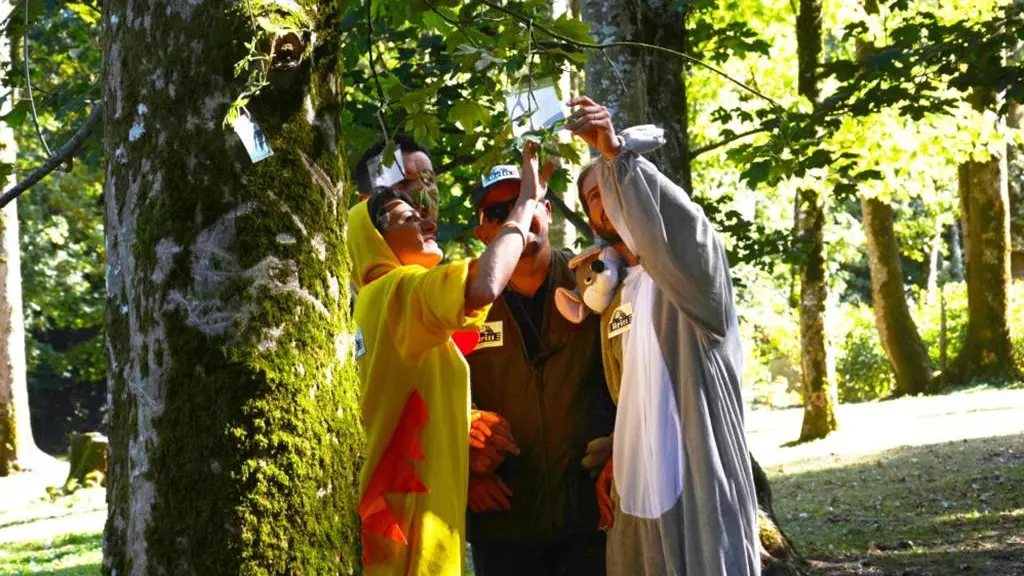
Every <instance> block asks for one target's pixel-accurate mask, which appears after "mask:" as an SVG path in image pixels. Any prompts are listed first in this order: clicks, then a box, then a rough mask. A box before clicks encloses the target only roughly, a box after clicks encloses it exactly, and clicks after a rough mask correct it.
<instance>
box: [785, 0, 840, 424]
mask: <svg viewBox="0 0 1024 576" xmlns="http://www.w3.org/2000/svg"><path fill="white" fill-rule="evenodd" d="M796 37H797V61H798V66H799V68H798V82H797V83H798V88H799V92H800V95H801V96H803V97H805V98H807V99H808V100H810V101H811V102H813V103H815V104H817V102H818V97H819V89H818V65H819V62H820V60H821V51H822V37H821V0H800V12H799V13H798V14H797V18H796ZM824 204H825V202H824V198H823V197H822V194H821V192H820V191H818V190H816V189H814V188H813V187H808V188H805V189H802V190H799V191H798V192H797V206H796V210H797V222H796V230H795V232H796V233H795V237H796V241H797V243H798V245H799V248H800V253H801V258H800V265H799V269H800V366H801V368H802V370H801V379H802V383H803V386H802V387H803V400H804V419H803V424H802V425H801V428H800V441H807V440H815V439H818V438H824V437H825V436H827V435H828V434H829V433H830V432H832V431H833V430H835V429H836V427H837V423H836V414H835V405H836V404H837V403H838V394H837V392H836V384H835V376H834V374H833V362H832V359H831V357H830V354H831V349H830V347H829V341H828V331H827V330H826V323H825V314H826V309H827V306H828V279H827V268H826V262H825V238H824V236H825V205H824Z"/></svg>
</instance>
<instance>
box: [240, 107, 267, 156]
mask: <svg viewBox="0 0 1024 576" xmlns="http://www.w3.org/2000/svg"><path fill="white" fill-rule="evenodd" d="M231 127H232V128H233V129H234V131H235V133H236V134H238V137H239V138H241V140H242V146H245V151H246V152H247V153H248V154H249V159H250V160H252V161H253V163H256V162H259V161H260V160H263V159H265V158H269V157H270V156H273V155H274V151H273V150H271V149H270V142H267V137H266V136H265V135H264V134H263V130H260V127H259V125H258V124H256V121H255V120H253V119H252V116H250V115H249V112H248V111H247V110H245V109H244V108H243V109H242V110H240V111H239V113H238V117H237V118H235V120H234V121H233V122H232V123H231Z"/></svg>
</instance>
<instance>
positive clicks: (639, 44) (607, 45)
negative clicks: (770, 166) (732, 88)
mask: <svg viewBox="0 0 1024 576" xmlns="http://www.w3.org/2000/svg"><path fill="white" fill-rule="evenodd" d="M476 1H477V2H479V3H481V4H484V5H485V6H490V7H491V8H493V9H495V10H497V11H499V12H502V13H504V14H507V15H508V16H511V17H512V18H515V19H516V20H519V21H520V22H522V23H523V24H531V23H532V26H533V27H535V28H536V29H538V30H540V31H541V32H543V33H545V34H547V35H548V36H551V37H552V38H557V39H558V40H561V41H562V42H566V43H568V44H571V45H573V46H577V47H579V48H587V49H590V50H602V51H603V50H605V49H606V48H644V49H646V50H654V51H656V52H665V53H667V54H671V55H673V56H677V57H679V58H682V59H683V60H687V61H689V62H692V63H694V64H697V65H698V66H702V67H704V68H707V69H708V70H710V71H712V72H714V73H715V74H718V75H719V76H721V77H723V78H725V79H726V80H728V81H730V82H732V83H733V84H735V85H737V86H739V87H740V88H743V89H744V90H746V91H747V92H750V93H751V94H753V95H755V96H757V97H759V98H762V99H764V100H765V101H767V102H769V103H771V105H772V106H775V107H776V108H781V107H782V106H781V105H780V104H779V103H778V102H776V101H775V100H772V99H771V98H769V97H767V96H765V95H764V94H762V93H760V92H759V91H757V90H755V89H753V88H751V87H750V86H747V85H746V84H744V83H743V82H740V81H739V80H737V79H735V78H733V77H732V76H730V75H728V74H726V73H725V72H723V71H722V70H719V69H718V68H716V67H714V66H712V65H711V64H708V63H707V62H704V61H703V60H701V59H699V58H694V57H693V56H690V55H689V54H686V53H684V52H679V51H678V50H673V49H671V48H666V47H665V46H658V45H656V44H646V43H644V42H605V43H603V44H597V43H595V42H581V41H579V40H574V39H572V38H570V37H568V36H564V35H562V34H559V33H558V32H555V31H554V30H552V29H550V28H548V27H546V26H543V25H541V24H537V23H536V22H533V20H532V19H531V18H530V17H529V16H526V15H525V14H520V13H519V12H516V11H515V10H511V9H509V8H506V7H504V6H502V5H500V4H498V3H496V2H493V1H492V0H476Z"/></svg>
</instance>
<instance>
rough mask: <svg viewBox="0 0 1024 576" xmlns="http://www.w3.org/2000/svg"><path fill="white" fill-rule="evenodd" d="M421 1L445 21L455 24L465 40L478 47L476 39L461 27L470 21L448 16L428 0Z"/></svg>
mask: <svg viewBox="0 0 1024 576" xmlns="http://www.w3.org/2000/svg"><path fill="white" fill-rule="evenodd" d="M423 2H424V3H425V4H426V5H427V6H428V7H429V8H430V11H431V12H433V13H434V14H437V15H438V16H440V17H441V18H442V19H443V20H444V21H445V22H447V23H449V24H451V25H452V26H455V28H457V29H458V30H459V32H462V35H463V36H465V37H466V40H469V43H470V44H472V45H473V46H475V47H477V48H479V47H480V44H477V41H476V40H474V39H473V37H472V36H470V35H469V33H468V32H466V30H465V29H464V28H463V27H462V25H463V24H472V22H462V21H461V20H456V19H454V18H451V17H449V16H448V15H447V14H445V13H444V12H441V11H440V10H438V9H437V6H435V5H434V3H433V2H431V1H430V0H423Z"/></svg>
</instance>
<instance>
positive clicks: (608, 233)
mask: <svg viewBox="0 0 1024 576" xmlns="http://www.w3.org/2000/svg"><path fill="white" fill-rule="evenodd" d="M596 232H597V235H598V236H600V237H601V239H602V240H604V241H605V242H607V243H608V245H609V246H614V245H616V244H618V243H619V242H622V236H619V233H618V232H616V231H615V230H612V229H611V228H604V227H601V228H597V229H596Z"/></svg>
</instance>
